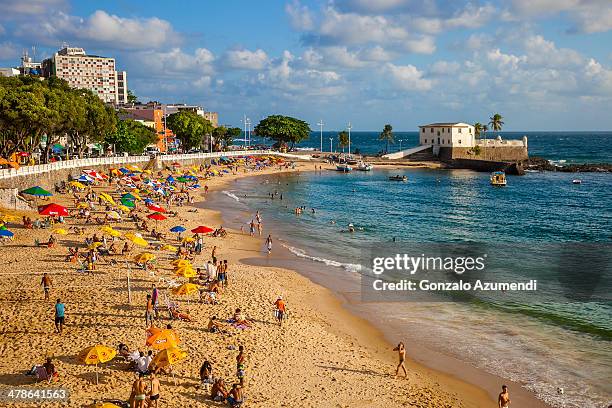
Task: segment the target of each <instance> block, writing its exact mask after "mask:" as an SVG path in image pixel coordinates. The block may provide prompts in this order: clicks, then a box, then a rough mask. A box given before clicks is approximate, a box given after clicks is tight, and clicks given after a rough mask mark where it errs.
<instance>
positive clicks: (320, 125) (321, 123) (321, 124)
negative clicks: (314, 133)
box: [317, 119, 324, 153]
mask: <svg viewBox="0 0 612 408" xmlns="http://www.w3.org/2000/svg"><path fill="white" fill-rule="evenodd" d="M317 125H319V127H320V128H321V148H320V152H321V153H323V125H324V123H323V119H321V120H320V121H319V123H317Z"/></svg>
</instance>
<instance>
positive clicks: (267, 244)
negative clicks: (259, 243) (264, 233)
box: [266, 234, 272, 255]
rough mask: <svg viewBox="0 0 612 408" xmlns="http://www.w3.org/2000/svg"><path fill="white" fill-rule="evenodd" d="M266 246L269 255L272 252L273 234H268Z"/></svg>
mask: <svg viewBox="0 0 612 408" xmlns="http://www.w3.org/2000/svg"><path fill="white" fill-rule="evenodd" d="M266 248H268V255H269V254H270V252H272V235H271V234H268V238H266Z"/></svg>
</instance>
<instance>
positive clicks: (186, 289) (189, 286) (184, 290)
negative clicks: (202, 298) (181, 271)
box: [172, 283, 200, 296]
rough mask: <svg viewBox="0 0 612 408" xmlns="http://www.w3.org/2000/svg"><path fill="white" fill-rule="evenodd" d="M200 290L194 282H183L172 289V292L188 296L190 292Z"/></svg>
mask: <svg viewBox="0 0 612 408" xmlns="http://www.w3.org/2000/svg"><path fill="white" fill-rule="evenodd" d="M199 291H200V286H198V285H196V284H194V283H183V284H182V285H181V286H179V287H178V288H174V289H172V293H173V294H175V295H178V296H188V295H191V294H192V293H196V292H199Z"/></svg>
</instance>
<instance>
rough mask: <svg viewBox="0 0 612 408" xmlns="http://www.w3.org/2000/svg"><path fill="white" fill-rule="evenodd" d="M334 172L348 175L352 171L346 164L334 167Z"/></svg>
mask: <svg viewBox="0 0 612 408" xmlns="http://www.w3.org/2000/svg"><path fill="white" fill-rule="evenodd" d="M336 170H337V171H341V172H343V173H348V172H349V171H351V170H353V168H352V167H351V166H349V165H348V164H346V163H340V164H338V165H337V166H336Z"/></svg>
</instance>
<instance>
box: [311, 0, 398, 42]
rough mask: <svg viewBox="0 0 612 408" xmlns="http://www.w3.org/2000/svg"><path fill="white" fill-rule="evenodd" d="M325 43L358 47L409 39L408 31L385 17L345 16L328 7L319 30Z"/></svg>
mask: <svg viewBox="0 0 612 408" xmlns="http://www.w3.org/2000/svg"><path fill="white" fill-rule="evenodd" d="M318 35H319V36H321V37H322V40H323V42H324V43H327V42H329V43H332V44H334V43H335V44H342V45H356V44H369V43H386V42H394V41H402V40H406V39H408V38H409V35H408V32H407V31H406V29H404V28H403V27H401V26H400V25H397V24H394V23H393V22H392V21H391V20H389V19H388V18H386V17H383V16H363V15H359V14H354V13H347V14H343V13H340V12H338V11H337V10H335V9H334V8H332V7H328V8H327V9H326V10H325V12H324V15H323V21H322V23H321V26H320V27H319V29H318Z"/></svg>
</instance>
